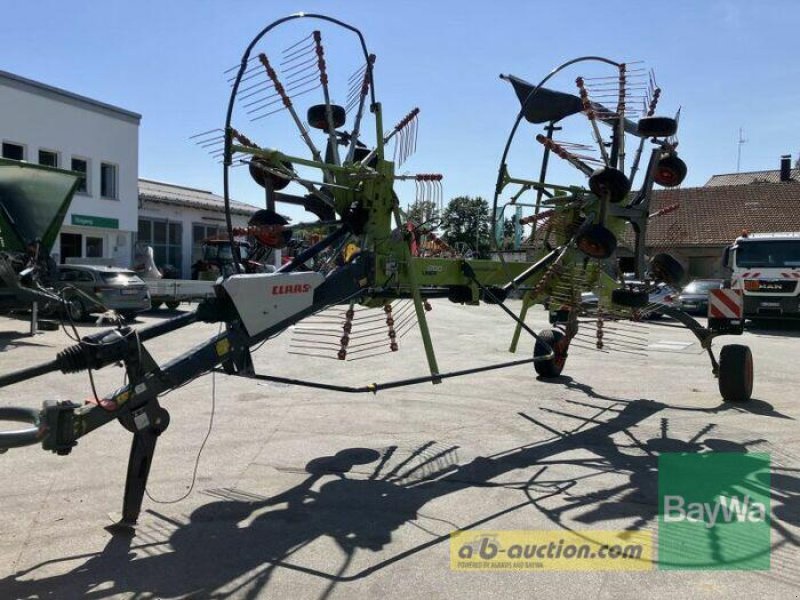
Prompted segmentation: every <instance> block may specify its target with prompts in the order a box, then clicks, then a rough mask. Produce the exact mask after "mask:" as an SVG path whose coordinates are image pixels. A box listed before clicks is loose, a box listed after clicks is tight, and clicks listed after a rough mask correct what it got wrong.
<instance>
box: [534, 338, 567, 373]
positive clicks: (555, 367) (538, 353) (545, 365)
mask: <svg viewBox="0 0 800 600" xmlns="http://www.w3.org/2000/svg"><path fill="white" fill-rule="evenodd" d="M566 346H567V344H566V343H565V336H564V334H563V333H562V332H561V331H559V330H558V329H543V330H542V331H540V332H539V339H537V340H536V344H535V345H534V347H533V358H534V359H537V358H541V357H544V356H547V355H548V354H550V351H551V350H552V352H553V357H552V358H548V359H544V360H536V361H535V362H534V363H533V368H534V369H535V370H536V374H537V375H539V377H541V378H542V379H554V378H556V377H558V376H559V375H561V371H563V370H564V365H565V363H566V362H567V348H566Z"/></svg>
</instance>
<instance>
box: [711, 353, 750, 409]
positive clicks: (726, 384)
mask: <svg viewBox="0 0 800 600" xmlns="http://www.w3.org/2000/svg"><path fill="white" fill-rule="evenodd" d="M719 392H720V394H722V399H723V400H725V402H747V401H748V400H750V397H751V396H752V395H753V353H752V352H750V348H748V347H747V346H743V345H741V344H728V345H727V346H723V347H722V351H721V352H720V353H719Z"/></svg>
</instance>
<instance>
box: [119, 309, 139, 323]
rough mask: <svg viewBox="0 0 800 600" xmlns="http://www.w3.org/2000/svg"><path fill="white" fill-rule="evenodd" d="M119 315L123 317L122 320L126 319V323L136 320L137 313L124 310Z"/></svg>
mask: <svg viewBox="0 0 800 600" xmlns="http://www.w3.org/2000/svg"><path fill="white" fill-rule="evenodd" d="M119 314H120V315H122V318H123V319H125V320H126V321H129V322H130V321H135V320H136V311H134V310H123V311H122V312H121V313H119Z"/></svg>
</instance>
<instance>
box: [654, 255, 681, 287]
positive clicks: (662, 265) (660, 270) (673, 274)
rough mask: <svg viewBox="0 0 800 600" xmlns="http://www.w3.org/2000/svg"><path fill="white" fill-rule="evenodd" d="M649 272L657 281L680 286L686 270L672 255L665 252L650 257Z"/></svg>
mask: <svg viewBox="0 0 800 600" xmlns="http://www.w3.org/2000/svg"><path fill="white" fill-rule="evenodd" d="M650 272H651V273H652V274H653V277H655V278H656V279H657V280H658V281H663V282H664V283H666V284H667V285H671V286H672V287H680V285H681V282H682V281H683V278H684V277H685V276H686V271H685V269H684V268H683V266H682V265H681V263H679V262H678V261H677V260H676V259H675V258H674V257H672V256H670V255H669V254H666V253H661V254H656V255H655V256H654V257H653V258H651V259H650Z"/></svg>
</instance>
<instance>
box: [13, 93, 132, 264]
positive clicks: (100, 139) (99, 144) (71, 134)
mask: <svg viewBox="0 0 800 600" xmlns="http://www.w3.org/2000/svg"><path fill="white" fill-rule="evenodd" d="M22 87H23V88H24V86H22ZM79 104H80V103H79V102H77V103H76V102H75V101H74V100H72V101H60V100H58V99H56V98H52V97H46V96H44V95H41V94H38V93H36V92H35V91H28V90H26V89H19V87H18V86H17V85H15V84H14V83H13V82H12V83H9V82H8V81H7V80H5V79H4V78H2V77H0V141H4V142H13V143H17V144H22V145H23V146H24V147H25V159H26V160H27V161H29V162H34V163H35V162H38V151H39V149H44V150H50V151H56V152H58V154H59V165H58V166H59V167H60V168H63V169H67V170H69V169H71V159H72V157H73V156H75V157H80V158H84V159H88V161H89V181H88V185H89V189H88V193H87V194H81V193H78V194H76V195H75V198H74V200H73V202H72V206H71V207H70V211H69V213H68V214H67V217H66V219H65V220H64V228H63V230H62V231H68V232H74V233H83V234H86V233H87V231H88V233H90V234H91V235H97V236H101V237H104V239H106V242H105V244H104V248H103V252H104V255H105V256H110V257H113V258H115V262H117V263H118V264H120V265H127V264H128V263H129V262H130V258H131V240H132V236H131V233H132V232H135V231H136V228H137V212H138V171H139V126H138V123H137V122H136V120H135V119H132V118H130V117H127V118H125V117H124V116H122V115H121V116H120V117H121V118H120V117H117V116H112V115H111V114H108V111H106V112H105V113H104V112H102V109H101V110H100V111H98V110H93V109H92V108H89V107H83V106H80V105H79ZM101 162H107V163H112V164H115V165H116V166H117V179H118V181H117V196H118V199H116V200H111V199H106V198H101V197H100V163H101ZM72 215H90V216H94V217H106V218H114V219H118V220H119V230H113V229H110V228H97V227H75V226H72V225H71V223H72ZM119 242H122V244H119ZM53 250H54V253H58V251H59V246H58V242H57V243H56V246H55V247H54V249H53Z"/></svg>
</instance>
